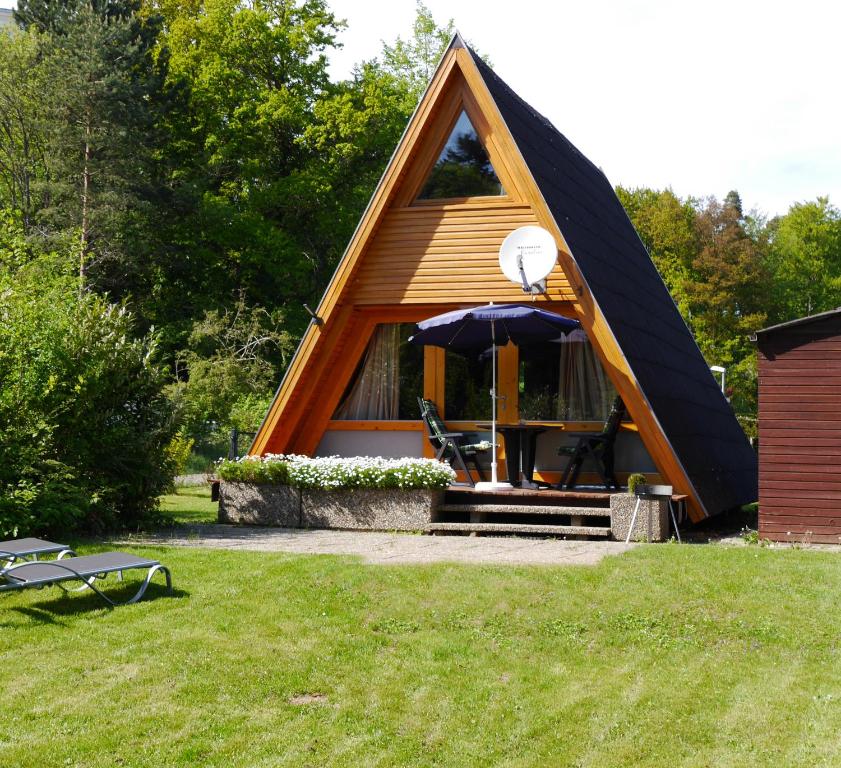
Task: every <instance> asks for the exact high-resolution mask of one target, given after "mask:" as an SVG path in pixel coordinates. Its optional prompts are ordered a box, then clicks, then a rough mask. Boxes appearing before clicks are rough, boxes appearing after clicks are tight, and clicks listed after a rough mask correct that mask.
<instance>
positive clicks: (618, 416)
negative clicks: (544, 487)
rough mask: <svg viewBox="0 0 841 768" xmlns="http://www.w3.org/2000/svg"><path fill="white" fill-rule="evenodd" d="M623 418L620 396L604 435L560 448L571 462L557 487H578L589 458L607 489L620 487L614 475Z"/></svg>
mask: <svg viewBox="0 0 841 768" xmlns="http://www.w3.org/2000/svg"><path fill="white" fill-rule="evenodd" d="M624 417H625V403H623V402H622V398H621V397H617V398H616V400H614V401H613V405H612V406H611V409H610V413H609V414H608V417H607V420H606V421H605V423H604V427H602V431H601V434H598V435H586V436H584V437H580V438H578V442H577V443H576V444H575V445H574V446H562V447H561V448H559V449H558V453H559V454H560V455H562V456H569V461H568V462H567V465H566V468H565V469H564V472H563V475H561V479H560V481H559V482H558V484H557V485H556V486H555V488H556V489H557V490H559V491H562V490H564V488H567V489H570V488H574V487H575V483H576V482H577V481H578V474H579V473H580V472H581V467H582V465H583V464H584V460H585V459H588V458H590V459H593V461H594V463H595V465H596V471H597V472H598V473H599V477H601V479H602V484H603V485H604V487H605V488H618V487H619V483H618V482H617V481H616V475H615V474H614V472H613V464H614V446H615V445H616V436H617V434H619V427H620V426H621V425H622V419H623V418H624Z"/></svg>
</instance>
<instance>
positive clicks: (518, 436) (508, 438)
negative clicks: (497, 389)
mask: <svg viewBox="0 0 841 768" xmlns="http://www.w3.org/2000/svg"><path fill="white" fill-rule="evenodd" d="M476 426H477V427H478V428H479V429H491V425H490V424H477V425H476ZM546 430H547V427H542V426H540V425H539V424H497V425H496V431H497V432H499V433H500V434H501V435H502V439H503V440H504V441H505V466H506V467H507V468H508V482H509V483H511V484H512V485H519V486H520V488H529V489H532V490H534V489H537V488H539V487H540V486H538V484H537V483H535V482H534V458H535V448H536V445H537V436H538V435H539V434H540V433H541V432H545V431H546Z"/></svg>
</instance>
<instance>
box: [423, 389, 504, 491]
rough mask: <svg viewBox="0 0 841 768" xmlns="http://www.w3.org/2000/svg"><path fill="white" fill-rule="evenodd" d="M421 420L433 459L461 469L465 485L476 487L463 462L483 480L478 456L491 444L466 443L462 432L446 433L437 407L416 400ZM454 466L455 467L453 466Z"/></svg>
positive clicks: (429, 401) (425, 401)
mask: <svg viewBox="0 0 841 768" xmlns="http://www.w3.org/2000/svg"><path fill="white" fill-rule="evenodd" d="M418 405H419V406H420V412H421V418H422V419H423V423H424V425H425V426H426V431H427V436H428V437H429V442H430V443H432V447H433V448H435V450H436V454H435V458H436V459H438V461H441V460H444V461H446V462H448V463H449V465H450V466H451V467H453V468H458V469H461V470H462V471H463V472H464V474H465V475H466V476H467V484H468V485H470V486H471V487H472V486H474V485H476V483H475V482H474V481H473V476H472V475H471V474H470V470H469V469H468V468H467V464H466V463H465V461H469V462H471V463H472V464H473V466H474V467H475V468H476V472H477V474H478V475H479V479H480V480H484V479H485V476H484V475H483V474H482V467H480V466H479V459H478V454H479V453H484V452H485V451H487V450H488V449H490V447H491V444H490V443H489V442H488V441H487V440H482V441H480V442H478V443H470V442H468V438H467V437H466V435H465V434H464V433H463V432H448V431H447V426H446V425H445V424H444V421H443V419H442V418H441V416H440V414H439V413H438V406H437V405H435V403H433V402H432V401H431V400H425V399H424V398H422V397H419V398H418ZM454 465H455V466H454Z"/></svg>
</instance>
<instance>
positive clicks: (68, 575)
mask: <svg viewBox="0 0 841 768" xmlns="http://www.w3.org/2000/svg"><path fill="white" fill-rule="evenodd" d="M144 568H145V569H147V573H146V578H145V579H144V581H143V584H141V586H140V589H139V590H138V591H137V594H135V595H134V597H132V598H131V599H129V600H124V601H122V602H117V601H115V600H112V599H111V598H110V597H108V596H107V595H106V594H104V593H103V592H102V590H100V589H99V588H98V587H97V586H96V580H97V579H104V578H105V577H106V576H107V575H108V574H109V573H116V574H117V578H118V579H119V580H120V581H122V578H123V571H130V570H134V569H144ZM158 571H161V572H163V574H164V576H166V586H167V589H169V590H170V591H172V577H171V575H170V573H169V569H168V568H166V567H165V566H163V565H161V564H160V563H159V562H158V561H157V560H149V559H147V558H144V557H137V556H136V555H129V554H126V553H125V552H104V553H102V554H101V555H84V556H82V557H71V558H67V559H64V560H61V561H58V560H51V561H41V562H24V563H20V564H19V565H13V566H12V567H11V568H6V569H5V570H3V571H0V592H7V591H11V590H18V589H29V588H31V587H35V588H38V589H40V588H42V587H52V586H56V587H61V589H63V590H64V591H65V592H68V591H71V590H68V589H67V587H65V582H73V581H81V582H82V588H83V589H84V588H86V587H90V588H91V589H92V590H93V591H94V592H96V594H98V595H99V596H100V597H101V598H102V599H103V600H104V601H105V602H106V603H108V604H109V605H111V606H117V605H129V604H131V603H136V602H137V601H138V600H140V598H141V597H143V595H144V594H145V592H146V589H147V588H148V587H149V583H150V582H151V581H152V577H153V576H154V575H155V574H156V573H157V572H158Z"/></svg>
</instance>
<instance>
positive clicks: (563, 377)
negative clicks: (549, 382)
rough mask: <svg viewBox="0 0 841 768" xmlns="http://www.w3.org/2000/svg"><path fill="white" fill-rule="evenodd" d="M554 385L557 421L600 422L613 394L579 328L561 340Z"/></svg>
mask: <svg viewBox="0 0 841 768" xmlns="http://www.w3.org/2000/svg"><path fill="white" fill-rule="evenodd" d="M560 348H561V370H560V379H559V383H558V401H557V403H558V404H557V413H556V414H555V418H556V419H558V421H604V420H605V419H606V418H607V415H608V413H609V412H610V406H611V404H612V403H613V400H614V399H615V397H616V390H615V389H614V388H613V384H612V383H611V381H610V379H608V377H607V374H605V372H604V368H602V364H601V362H600V361H599V358H598V357H597V356H596V353H595V352H594V351H593V345H592V344H590V340H589V339H588V338H587V334H585V333H584V331H582V330H581V329H580V328H577V329H576V330H574V331H572V332H571V333H569V334H567V335H566V336H564V337H562V340H561V343H560Z"/></svg>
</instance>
